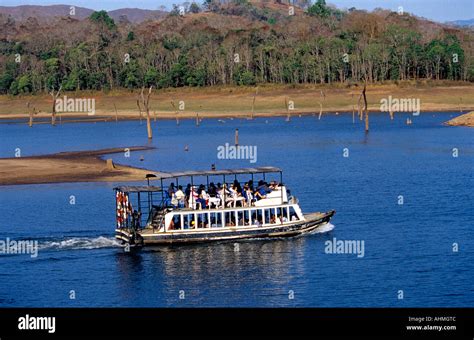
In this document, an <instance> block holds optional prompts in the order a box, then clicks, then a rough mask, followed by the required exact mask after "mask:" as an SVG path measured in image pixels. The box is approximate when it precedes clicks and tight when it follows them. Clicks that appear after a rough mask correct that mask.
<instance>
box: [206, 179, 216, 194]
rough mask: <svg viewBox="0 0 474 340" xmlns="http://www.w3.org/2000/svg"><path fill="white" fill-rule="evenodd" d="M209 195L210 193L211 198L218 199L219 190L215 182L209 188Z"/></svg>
mask: <svg viewBox="0 0 474 340" xmlns="http://www.w3.org/2000/svg"><path fill="white" fill-rule="evenodd" d="M207 193H208V194H209V196H211V197H216V196H217V188H216V186H215V185H214V183H213V182H211V183H210V184H209V188H208V190H207Z"/></svg>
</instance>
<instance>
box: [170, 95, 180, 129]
mask: <svg viewBox="0 0 474 340" xmlns="http://www.w3.org/2000/svg"><path fill="white" fill-rule="evenodd" d="M171 106H172V107H173V109H174V113H175V115H176V125H179V118H178V110H176V105H174V100H172V101H171Z"/></svg>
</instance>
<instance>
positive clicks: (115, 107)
mask: <svg viewBox="0 0 474 340" xmlns="http://www.w3.org/2000/svg"><path fill="white" fill-rule="evenodd" d="M114 109H115V122H116V123H117V122H118V113H117V106H116V105H115V103H114Z"/></svg>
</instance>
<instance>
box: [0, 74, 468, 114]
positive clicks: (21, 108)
mask: <svg viewBox="0 0 474 340" xmlns="http://www.w3.org/2000/svg"><path fill="white" fill-rule="evenodd" d="M256 89H257V88H256V87H225V86H224V87H208V88H189V87H187V88H177V89H166V90H154V91H153V93H152V95H151V99H150V109H151V114H152V117H155V116H156V118H157V119H163V118H164V119H165V118H175V117H176V115H178V116H179V117H181V118H190V117H196V114H199V116H200V117H203V118H205V117H230V116H241V117H242V116H248V117H250V115H251V113H252V103H253V100H254V95H255V93H256ZM361 90H362V89H361V86H360V85H359V86H355V85H353V86H348V85H340V84H336V85H332V86H328V85H326V86H318V85H296V86H286V85H261V86H258V94H257V95H256V97H255V105H254V114H255V116H273V115H286V114H287V110H286V103H290V102H291V101H292V102H293V103H294V110H290V111H289V112H290V114H308V113H319V111H320V107H321V106H320V104H321V105H322V109H323V112H325V113H327V112H332V113H333V112H351V111H352V110H353V109H355V110H357V102H358V99H359V95H360V92H361ZM64 95H66V96H67V97H68V98H94V99H95V105H96V107H95V108H96V114H95V116H87V114H85V113H62V114H61V115H62V116H63V117H79V118H84V119H98V118H101V117H102V118H105V119H106V120H115V115H116V111H115V109H116V110H117V116H118V119H138V118H139V111H138V107H137V99H138V96H139V91H138V90H135V91H127V90H115V91H108V92H90V91H78V92H63V93H61V95H60V98H62V97H63V96H64ZM389 96H392V98H404V99H405V98H407V99H408V98H415V99H418V98H419V99H420V102H421V111H469V110H474V84H472V83H465V82H402V83H398V84H394V83H392V84H384V85H369V86H368V88H367V100H368V107H369V110H370V111H373V112H377V111H379V112H380V100H381V99H383V98H388V97H389ZM180 102H181V104H182V103H184V108H183V107H181V108H183V109H182V110H180ZM172 103H174V106H173V104H172ZM28 105H29V106H28ZM51 106H52V98H51V96H50V95H48V94H37V95H21V96H7V95H3V96H0V119H9V118H24V119H25V120H27V118H28V114H29V112H31V110H32V108H33V107H35V108H36V110H37V112H38V113H37V114H36V115H35V117H49V116H50V112H51ZM176 112H178V113H176Z"/></svg>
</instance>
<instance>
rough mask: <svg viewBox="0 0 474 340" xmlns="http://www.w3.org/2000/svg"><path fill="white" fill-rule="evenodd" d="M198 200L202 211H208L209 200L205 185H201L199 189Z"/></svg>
mask: <svg viewBox="0 0 474 340" xmlns="http://www.w3.org/2000/svg"><path fill="white" fill-rule="evenodd" d="M197 195H198V198H197V199H196V202H197V203H198V205H199V208H200V209H206V207H207V200H208V195H207V193H206V190H204V185H203V184H201V185H200V186H199V188H198V191H197Z"/></svg>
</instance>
